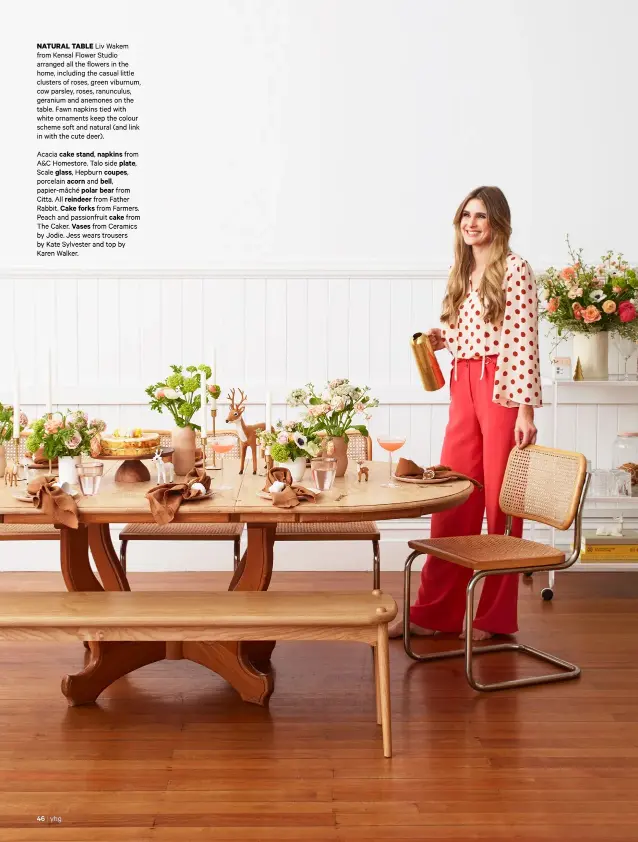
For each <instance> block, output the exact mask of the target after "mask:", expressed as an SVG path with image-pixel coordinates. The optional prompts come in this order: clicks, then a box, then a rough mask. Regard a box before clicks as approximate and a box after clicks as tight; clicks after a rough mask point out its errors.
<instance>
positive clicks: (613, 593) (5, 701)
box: [0, 573, 638, 842]
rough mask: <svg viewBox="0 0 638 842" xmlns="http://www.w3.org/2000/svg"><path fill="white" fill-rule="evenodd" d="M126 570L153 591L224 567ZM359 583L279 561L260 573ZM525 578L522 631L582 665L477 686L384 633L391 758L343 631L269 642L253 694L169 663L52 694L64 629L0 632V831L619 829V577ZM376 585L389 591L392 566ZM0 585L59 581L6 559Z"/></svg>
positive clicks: (634, 789)
mask: <svg viewBox="0 0 638 842" xmlns="http://www.w3.org/2000/svg"><path fill="white" fill-rule="evenodd" d="M130 578H131V582H132V585H133V587H135V588H161V589H170V588H175V589H178V588H186V589H193V588H202V589H204V588H211V589H212V588H221V587H224V586H225V584H226V583H227V579H228V577H227V576H226V575H220V574H200V573H194V574H132V575H131V577H130ZM369 581H370V576H369V575H363V574H353V573H344V574H317V573H314V574H286V573H280V574H276V575H275V577H274V580H273V587H275V588H290V589H307V588H316V589H329V588H337V589H338V588H352V587H355V588H356V587H362V588H365V587H368V586H369ZM542 584H543V582H542V581H541V577H540V576H539V577H538V580H537V581H534V582H533V583H532V584H531V585H526V584H522V585H521V612H520V613H521V629H522V633H521V635H522V636H524V637H525V639H526V641H528V642H531V643H532V644H533V645H536V646H540V647H541V648H549V649H551V650H552V651H554V652H556V653H557V654H559V655H562V656H563V657H565V658H567V659H568V660H572V661H575V662H576V663H578V664H580V665H581V666H582V668H583V676H582V678H581V679H580V680H579V681H572V682H569V683H565V684H556V685H546V686H544V687H536V688H527V689H521V690H517V691H506V692H503V693H496V694H491V695H478V694H476V693H474V692H473V691H472V690H470V689H469V687H468V686H467V685H466V683H465V680H464V678H463V672H462V664H461V662H460V661H448V662H440V663H436V664H432V665H420V664H414V665H413V664H412V663H411V662H410V661H409V660H408V659H407V658H406V657H405V654H404V652H403V649H402V646H401V643H400V642H395V643H393V644H392V646H391V658H392V698H393V726H394V727H393V731H394V751H395V756H394V757H393V758H392V759H391V760H384V758H383V756H382V752H381V738H380V733H379V729H378V726H377V725H376V724H375V720H374V695H373V680H372V658H371V656H370V652H369V651H368V649H367V647H365V646H363V645H360V644H354V643H283V644H280V645H278V646H277V649H276V650H275V655H274V664H275V667H276V671H277V676H276V680H277V685H276V689H275V693H274V695H273V697H272V699H271V702H270V706H269V707H268V708H266V709H264V708H259V707H254V706H251V705H246V704H243V703H242V702H240V701H239V700H238V698H237V697H236V696H235V694H234V692H233V691H232V690H230V689H229V688H228V687H227V686H226V685H225V684H224V683H223V681H222V680H221V679H216V678H215V677H212V678H211V675H210V673H209V672H208V671H206V670H204V669H203V668H201V667H199V666H197V665H196V664H194V663H189V662H181V661H177V662H166V661H165V662H163V663H159V664H156V665H153V666H149V667H146V668H145V669H143V670H141V671H139V672H138V673H136V674H134V675H132V676H130V677H128V678H125V679H121V680H120V681H118V682H117V683H116V684H115V685H113V687H112V688H110V690H109V691H108V692H107V693H106V694H105V696H104V697H102V698H101V699H100V702H99V705H97V706H91V707H81V708H68V707H67V706H66V702H65V700H64V698H63V697H62V695H61V693H60V679H61V677H62V675H63V674H65V673H66V672H73V671H76V670H77V669H78V667H80V666H81V664H82V661H83V651H82V647H81V646H80V645H70V646H56V645H54V644H49V645H46V644H44V645H40V644H25V645H22V644H19V645H18V644H7V643H2V644H0V665H1V667H2V675H3V681H2V683H1V685H0V727H1V730H0V734H1V737H2V739H1V741H0V840H2V842H18V840H19V841H20V842H31V840H34V842H36V840H37V842H42V840H44V839H46V840H55V842H67V840H68V842H71V841H73V842H91V841H92V840H96V842H124V840H126V842H129V840H131V842H138V840H139V842H147V840H153V842H168V840H182V842H191V840H193V842H200V840H201V842H204V840H300V842H303V840H321V842H331V840H334V842H351V841H352V842H355V840H356V842H364V841H365V842H381V840H396V842H401V840H416V839H419V840H421V839H424V840H425V839H427V840H448V842H449V840H455V842H467V840H514V839H515V840H526V842H537V841H538V842H540V840H561V842H567V840H594V839H595V840H636V839H638V657H637V656H638V576H636V575H635V574H631V573H626V574H598V573H568V574H563V575H562V577H561V578H559V579H558V584H557V591H556V597H555V600H554V601H553V602H552V603H543V602H541V600H540V597H539V591H540V588H541V586H542ZM383 585H384V588H385V589H386V590H390V591H391V592H393V593H394V594H395V596H397V598H398V597H399V595H400V593H401V575H400V574H398V573H393V574H384V576H383ZM0 587H2V588H4V589H16V590H18V589H23V588H25V589H31V590H36V589H37V590H45V589H51V590H57V589H61V588H62V581H61V578H60V577H59V576H57V575H55V574H8V573H5V574H0ZM420 645H423V646H426V645H427V646H431V645H432V643H430V642H427V643H422V644H420ZM438 645H439V646H441V645H449V644H446V643H445V641H444V642H443V643H439V644H438ZM537 667H538V664H537V663H535V662H532V663H531V669H535V668H537ZM481 668H482V670H483V671H484V672H483V674H484V675H486V676H489V677H491V678H495V677H496V676H498V675H502V674H504V673H505V672H506V671H511V670H513V669H514V670H516V669H518V670H519V671H520V673H521V674H522V673H524V672H525V671H526V670H528V669H529V668H530V665H529V664H528V663H526V662H521V661H516V660H515V656H514V655H512V654H511V653H507V654H503V655H497V656H489V658H487V659H485V660H484V661H483V662H482V663H481ZM38 817H44V822H38V820H37V818H38ZM53 818H59V819H60V820H61V821H60V823H57V822H55V821H52V819H53ZM43 824H44V825H46V829H44V828H43V826H42V825H43Z"/></svg>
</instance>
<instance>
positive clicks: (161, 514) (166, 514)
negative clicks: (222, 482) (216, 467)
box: [146, 468, 210, 526]
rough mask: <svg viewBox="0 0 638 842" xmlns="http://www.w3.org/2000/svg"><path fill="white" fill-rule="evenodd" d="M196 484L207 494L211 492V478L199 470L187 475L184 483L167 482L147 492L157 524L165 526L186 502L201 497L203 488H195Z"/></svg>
mask: <svg viewBox="0 0 638 842" xmlns="http://www.w3.org/2000/svg"><path fill="white" fill-rule="evenodd" d="M196 484H199V485H202V486H203V487H204V488H205V490H206V492H208V491H209V490H210V477H209V476H208V475H207V474H206V471H198V470H197V468H193V470H192V471H190V472H189V473H188V474H186V477H185V479H184V481H183V482H166V483H164V484H163V485H156V486H155V488H151V490H150V491H147V492H146V498H147V500H148V502H149V505H150V508H151V514H152V515H153V518H154V520H155V523H159V524H160V526H165V525H166V524H167V523H170V522H171V521H172V520H173V519H174V518H175V515H176V514H177V512H178V510H179V507H180V506H181V505H182V503H183V502H184V501H185V500H195V499H196V498H197V497H201V496H202V490H201V488H197V487H196V488H193V486H195V485H196ZM204 493H205V492H204Z"/></svg>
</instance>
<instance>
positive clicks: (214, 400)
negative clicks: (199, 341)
mask: <svg viewBox="0 0 638 842" xmlns="http://www.w3.org/2000/svg"><path fill="white" fill-rule="evenodd" d="M212 378H213V386H216V385H217V348H213V373H212ZM212 409H217V398H213V406H212Z"/></svg>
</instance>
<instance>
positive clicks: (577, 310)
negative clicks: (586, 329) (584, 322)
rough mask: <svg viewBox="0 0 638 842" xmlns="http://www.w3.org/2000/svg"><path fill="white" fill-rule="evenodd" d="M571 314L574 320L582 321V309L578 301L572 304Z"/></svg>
mask: <svg viewBox="0 0 638 842" xmlns="http://www.w3.org/2000/svg"><path fill="white" fill-rule="evenodd" d="M572 312H573V313H574V318H575V319H582V317H583V307H582V304H580V303H579V302H578V301H574V303H573V304H572Z"/></svg>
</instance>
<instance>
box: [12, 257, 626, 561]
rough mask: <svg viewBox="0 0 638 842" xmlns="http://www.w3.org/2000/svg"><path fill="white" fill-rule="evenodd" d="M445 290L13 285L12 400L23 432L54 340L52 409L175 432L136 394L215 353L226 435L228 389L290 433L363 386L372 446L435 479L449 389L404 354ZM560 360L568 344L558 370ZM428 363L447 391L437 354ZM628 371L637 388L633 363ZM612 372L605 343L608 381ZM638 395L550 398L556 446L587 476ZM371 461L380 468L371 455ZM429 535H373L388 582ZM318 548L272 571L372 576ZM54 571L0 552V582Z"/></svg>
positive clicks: (342, 283)
mask: <svg viewBox="0 0 638 842" xmlns="http://www.w3.org/2000/svg"><path fill="white" fill-rule="evenodd" d="M444 287H445V274H444V273H442V272H440V271H421V272H404V273H400V274H396V275H392V276H389V275H384V274H382V273H375V272H370V273H362V272H359V273H357V274H352V273H345V272H344V273H340V272H336V271H333V272H322V273H321V274H313V273H301V272H278V273H272V274H261V275H260V276H247V275H245V274H242V273H235V274H232V273H228V274H226V275H224V276H223V277H222V276H219V275H215V274H211V273H202V274H201V275H195V274H192V273H191V274H189V275H188V276H183V275H182V276H178V275H176V274H171V275H153V276H149V275H145V274H142V273H138V274H134V273H131V274H130V275H128V276H126V277H125V276H118V277H116V276H111V275H107V274H104V275H101V276H100V277H97V276H95V275H90V274H81V273H79V274H77V275H76V276H67V277H60V276H58V277H43V276H42V275H41V274H33V275H29V273H24V274H23V275H21V276H13V277H6V278H5V279H4V281H3V298H2V300H3V302H4V308H3V309H5V312H6V313H7V314H8V315H9V318H7V319H5V320H4V325H5V331H6V327H7V325H8V326H9V333H8V334H7V333H6V332H5V342H4V343H3V344H5V347H8V348H10V347H12V346H15V347H17V348H18V349H19V353H18V361H19V368H20V379H21V399H22V404H23V408H24V411H25V412H26V413H27V415H28V416H29V418H33V417H37V416H38V415H39V414H41V413H43V412H44V409H45V406H44V402H45V395H46V366H45V360H46V353H47V347H48V342H49V338H50V337H52V339H53V369H54V376H53V403H54V408H55V407H56V406H57V407H59V408H60V409H66V408H67V407H68V408H70V409H73V408H78V407H81V408H82V409H84V410H85V411H86V412H88V414H89V416H90V417H96V416H97V417H102V418H104V420H105V421H106V422H107V424H108V427H109V429H113V428H114V427H116V426H145V427H151V428H153V427H155V428H157V427H167V428H168V427H170V426H171V419H170V416H168V415H158V414H157V413H153V412H151V411H150V410H149V408H148V402H147V396H146V395H145V393H144V389H145V387H146V386H148V385H150V384H154V383H156V382H157V381H159V380H162V379H163V378H164V377H165V376H166V375H167V373H168V370H169V365H170V364H171V363H177V364H184V365H188V364H199V363H200V362H207V363H209V364H210V362H211V360H212V349H213V347H216V349H217V380H218V382H219V383H220V385H221V387H222V400H221V401H220V402H219V408H220V412H219V416H218V417H219V418H221V420H222V421H223V420H224V418H225V409H226V402H225V400H224V397H225V395H226V393H227V391H228V390H229V389H230V388H231V387H233V386H235V387H241V388H243V389H244V391H246V392H247V394H248V404H249V407H248V410H247V420H249V421H261V420H263V418H264V403H265V393H266V390H267V389H269V390H270V391H271V393H272V399H273V419H276V418H279V417H282V418H285V417H295V415H296V414H297V413H298V410H295V409H289V408H287V407H286V405H285V397H286V394H287V393H288V392H289V391H290V390H291V389H292V388H294V387H296V386H303V385H304V384H306V383H308V382H309V381H312V382H314V383H315V385H317V386H319V385H321V384H323V382H324V381H325V380H326V379H332V378H335V377H349V378H350V380H351V381H352V382H356V383H359V384H366V385H369V386H370V387H371V394H372V395H373V396H375V397H378V398H379V400H380V402H381V405H380V406H379V408H378V409H376V410H374V413H373V418H372V420H371V421H370V422H369V429H370V433H371V435H372V438H373V441H374V439H375V437H376V435H378V434H379V433H384V432H390V433H391V434H394V435H406V436H407V439H408V440H407V443H406V446H405V448H404V449H403V451H402V453H404V454H405V455H407V456H409V457H410V458H412V459H414V460H415V461H417V462H419V463H421V464H432V463H435V462H437V461H438V459H439V455H440V449H441V442H442V439H443V434H444V430H445V424H446V420H447V411H448V393H447V388H445V389H442V390H441V391H440V392H435V393H427V392H425V391H424V390H423V389H422V387H421V385H420V381H419V377H418V372H417V370H416V367H415V365H414V364H413V360H412V354H411V350H410V347H409V338H410V336H411V334H412V333H413V332H415V331H417V330H425V329H426V328H427V327H430V326H434V325H436V324H437V323H438V310H439V306H440V302H441V298H442V295H443V291H444ZM27 288H28V292H26V293H25V289H27ZM25 301H27V302H28V303H29V306H28V308H25ZM11 314H13V315H14V318H11ZM14 328H15V330H16V331H17V332H16V333H15V335H14V334H12V330H13V329H14ZM549 347H550V346H549V342H548V341H547V340H545V341H543V342H542V343H541V351H542V371H543V374H544V375H545V376H549V374H550V365H549V357H548V354H549ZM569 353H570V347H569V343H565V345H564V346H561V348H560V354H561V355H569ZM439 358H440V360H441V362H442V363H444V371H445V373H446V379H448V374H449V362H448V360H447V359H446V354H443V353H441V354H440V355H439ZM631 365H632V366H633V371H634V372H635V370H636V361H635V359H634V360H633V361H632V363H631ZM618 370H619V369H618V356H617V354H616V352H615V350H614V349H613V347H612V343H610V372H616V371H618ZM5 371H6V369H5ZM637 395H638V384H636V386H635V387H634V386H630V387H626V386H622V385H616V384H613V383H607V384H604V385H603V384H600V385H599V384H584V385H583V384H573V383H566V384H563V385H561V386H560V387H559V408H558V418H557V422H558V423H557V445H558V446H559V447H563V448H565V449H576V450H580V451H582V452H583V453H585V455H586V456H587V458H588V459H590V460H591V462H592V466H593V467H603V468H605V467H609V466H610V460H611V447H612V443H613V440H614V437H615V435H616V432H617V431H618V430H619V429H634V430H638V402H637ZM544 399H545V404H546V405H545V406H544V408H543V409H541V410H539V411H538V412H537V425H538V428H539V443H540V444H552V437H553V430H554V424H553V420H554V419H553V413H554V411H555V407H554V406H552V403H551V401H552V389H551V387H545V388H544ZM0 401H2V402H5V403H9V402H11V401H12V386H11V382H2V383H0ZM218 424H220V425H221V422H218ZM374 458H375V459H382V458H383V459H384V458H386V454H385V452H384V451H381V450H380V448H378V446H376V443H375V445H374ZM426 521H427V519H424V520H422V521H409V522H408V521H403V522H388V523H385V524H383V523H382V524H381V526H382V529H383V539H384V541H383V556H384V561H385V563H386V565H387V566H393V567H397V566H398V565H399V564H401V563H402V560H403V558H404V556H405V541H406V540H407V538H408V537H414V535H415V534H419V533H421V534H423V532H425V531H426V530H427V522H426ZM116 536H117V530H115V531H114V537H116ZM537 537H538V530H537ZM326 546H327V545H322V544H317V545H316V546H315V545H313V546H312V549H311V550H310V552H308V551H307V550H308V545H306V546H305V547H304V553H303V562H302V561H300V560H299V555H298V549H299V547H298V546H297V547H296V546H295V545H294V544H285V545H279V546H278V547H277V549H276V557H277V568H278V569H306V568H314V569H317V568H324V569H325V568H326V567H328V568H332V569H365V568H367V567H369V566H370V558H371V553H370V552H369V548H368V547H367V546H361V547H359V546H353V545H352V544H350V545H344V546H343V552H341V553H338V554H335V553H334V552H333V550H334V546H333V547H332V548H331V553H330V554H329V557H328V555H327V554H325V555H324V550H325V548H326ZM193 547H194V549H193ZM231 555H232V554H231V551H230V545H228V547H226V546H225V545H215V544H213V545H210V546H208V545H199V546H198V545H192V544H191V545H185V544H166V545H158V544H154V545H152V544H151V545H149V544H147V545H143V544H139V545H132V546H131V548H130V565H131V569H137V568H139V569H147V570H148V569H173V568H178V569H210V568H218V567H220V568H221V567H224V568H229V567H230V566H231ZM56 563H57V562H56V552H55V548H54V547H53V546H50V545H47V544H43V543H37V544H26V543H24V544H18V543H10V544H9V543H4V544H0V569H5V570H7V569H45V568H46V569H55V566H56Z"/></svg>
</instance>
